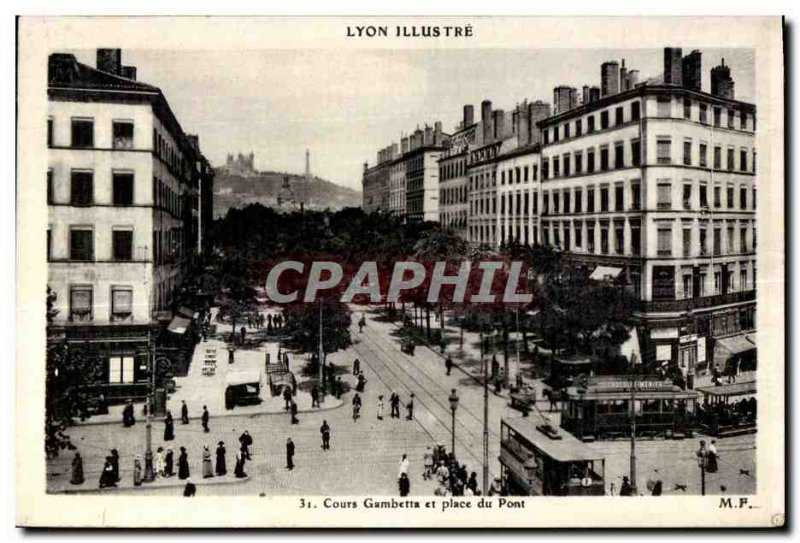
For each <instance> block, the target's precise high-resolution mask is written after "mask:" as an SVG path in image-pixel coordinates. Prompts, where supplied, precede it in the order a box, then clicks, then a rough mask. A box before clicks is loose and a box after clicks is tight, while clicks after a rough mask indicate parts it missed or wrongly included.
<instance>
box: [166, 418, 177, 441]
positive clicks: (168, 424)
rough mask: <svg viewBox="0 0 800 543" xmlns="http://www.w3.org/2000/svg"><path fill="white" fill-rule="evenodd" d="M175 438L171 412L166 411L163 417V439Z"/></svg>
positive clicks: (170, 439)
mask: <svg viewBox="0 0 800 543" xmlns="http://www.w3.org/2000/svg"><path fill="white" fill-rule="evenodd" d="M173 439H175V421H174V420H172V413H171V412H170V411H167V415H166V416H165V417H164V441H172V440H173Z"/></svg>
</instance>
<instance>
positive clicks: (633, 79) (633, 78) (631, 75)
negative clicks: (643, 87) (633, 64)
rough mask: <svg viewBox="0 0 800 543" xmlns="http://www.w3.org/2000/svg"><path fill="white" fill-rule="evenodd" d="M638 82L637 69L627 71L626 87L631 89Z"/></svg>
mask: <svg viewBox="0 0 800 543" xmlns="http://www.w3.org/2000/svg"><path fill="white" fill-rule="evenodd" d="M638 83H639V70H631V71H629V72H628V88H629V89H632V88H634V87H636V85H637V84H638Z"/></svg>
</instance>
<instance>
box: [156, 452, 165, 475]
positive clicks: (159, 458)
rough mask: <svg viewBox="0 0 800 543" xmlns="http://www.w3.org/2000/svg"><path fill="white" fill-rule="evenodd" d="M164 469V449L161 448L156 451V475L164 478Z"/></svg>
mask: <svg viewBox="0 0 800 543" xmlns="http://www.w3.org/2000/svg"><path fill="white" fill-rule="evenodd" d="M164 467H165V466H164V447H159V448H158V450H157V451H156V475H158V476H159V477H164V475H165V473H166V472H165V470H164Z"/></svg>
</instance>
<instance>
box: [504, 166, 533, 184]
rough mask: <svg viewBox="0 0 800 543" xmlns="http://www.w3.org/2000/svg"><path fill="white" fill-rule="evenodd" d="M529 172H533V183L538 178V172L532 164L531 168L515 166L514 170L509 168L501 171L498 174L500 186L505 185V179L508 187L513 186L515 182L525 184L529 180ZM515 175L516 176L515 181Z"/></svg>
mask: <svg viewBox="0 0 800 543" xmlns="http://www.w3.org/2000/svg"><path fill="white" fill-rule="evenodd" d="M531 170H532V171H533V180H534V181H538V177H539V171H538V170H539V169H538V167H537V165H536V164H534V165H533V166H532V167H531V166H524V167H519V166H517V167H516V168H509V169H507V170H502V171H501V172H500V184H501V185H505V184H506V179H508V184H509V185H513V184H514V183H515V182H516V183H523V182H525V183H527V182H528V181H529V180H530V172H531ZM515 174H516V180H515Z"/></svg>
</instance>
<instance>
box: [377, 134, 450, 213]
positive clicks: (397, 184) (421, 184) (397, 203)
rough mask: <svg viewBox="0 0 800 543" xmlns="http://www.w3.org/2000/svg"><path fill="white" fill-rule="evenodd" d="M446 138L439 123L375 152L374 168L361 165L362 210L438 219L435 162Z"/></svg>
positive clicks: (437, 189)
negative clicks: (362, 168) (362, 170)
mask: <svg viewBox="0 0 800 543" xmlns="http://www.w3.org/2000/svg"><path fill="white" fill-rule="evenodd" d="M448 138H449V136H448V135H447V134H445V133H443V132H442V123H441V122H438V121H437V122H436V123H434V126H433V127H431V126H428V125H426V126H425V129H424V130H423V129H421V128H417V129H416V130H415V131H414V132H413V133H412V134H410V135H409V136H407V137H404V138H402V140H401V146H400V147H398V145H397V144H396V143H392V144H391V145H389V146H388V147H384V148H383V149H381V150H380V151H378V157H377V158H378V159H377V162H376V164H375V166H372V167H370V166H369V164H368V163H365V164H364V175H363V177H362V180H361V183H362V189H363V206H362V207H363V209H364V211H366V212H368V213H370V212H374V211H379V210H384V211H393V212H397V213H401V214H404V215H405V216H406V217H408V219H410V220H418V221H423V220H424V221H438V220H439V164H438V163H439V159H440V158H441V156H442V154H443V153H444V151H445V150H446V148H447V147H446V146H447V142H448Z"/></svg>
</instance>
